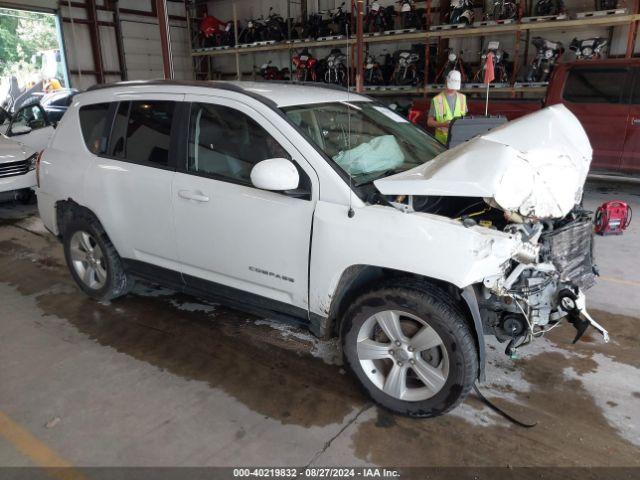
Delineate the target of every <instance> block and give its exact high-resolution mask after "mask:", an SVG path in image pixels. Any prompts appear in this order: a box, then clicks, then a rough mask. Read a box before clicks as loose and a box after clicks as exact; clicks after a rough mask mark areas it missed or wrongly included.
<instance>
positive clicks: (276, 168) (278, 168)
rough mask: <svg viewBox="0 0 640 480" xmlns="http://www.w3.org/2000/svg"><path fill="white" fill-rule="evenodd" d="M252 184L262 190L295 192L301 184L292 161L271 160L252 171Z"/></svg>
mask: <svg viewBox="0 0 640 480" xmlns="http://www.w3.org/2000/svg"><path fill="white" fill-rule="evenodd" d="M251 183H252V184H253V186H254V187H256V188H260V189H262V190H272V191H275V192H281V191H284V190H295V189H296V188H298V183H300V175H299V174H298V170H297V169H296V166H295V165H294V164H293V162H292V161H291V160H287V159H286V158H269V159H268V160H263V161H261V162H259V163H257V164H256V165H255V166H254V167H253V168H252V169H251Z"/></svg>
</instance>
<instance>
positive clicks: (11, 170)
mask: <svg viewBox="0 0 640 480" xmlns="http://www.w3.org/2000/svg"><path fill="white" fill-rule="evenodd" d="M28 171H29V160H20V161H19V162H11V163H0V178H3V177H13V176H14V175H24V174H25V173H27V172H28Z"/></svg>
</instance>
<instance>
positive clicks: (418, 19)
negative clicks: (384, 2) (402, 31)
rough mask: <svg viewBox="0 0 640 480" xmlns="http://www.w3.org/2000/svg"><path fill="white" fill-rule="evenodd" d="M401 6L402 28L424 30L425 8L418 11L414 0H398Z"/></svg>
mask: <svg viewBox="0 0 640 480" xmlns="http://www.w3.org/2000/svg"><path fill="white" fill-rule="evenodd" d="M396 3H397V4H399V5H400V25H401V26H402V28H416V29H422V16H423V15H424V8H420V9H417V8H416V4H415V2H414V0H398V1H397V2H396Z"/></svg>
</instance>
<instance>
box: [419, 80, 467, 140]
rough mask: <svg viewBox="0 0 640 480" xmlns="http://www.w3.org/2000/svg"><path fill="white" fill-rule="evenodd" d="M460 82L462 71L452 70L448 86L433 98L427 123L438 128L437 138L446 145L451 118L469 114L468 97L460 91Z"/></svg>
mask: <svg viewBox="0 0 640 480" xmlns="http://www.w3.org/2000/svg"><path fill="white" fill-rule="evenodd" d="M460 82H461V76H460V72H459V71H458V70H451V71H450V72H449V75H447V83H446V87H447V88H446V89H445V91H444V92H440V93H439V94H438V95H436V96H435V97H433V100H431V107H430V108H429V117H428V118H427V125H428V126H430V127H432V128H435V129H436V140H438V141H439V142H440V143H442V144H444V145H446V144H447V137H448V136H449V124H450V123H451V120H453V119H454V118H462V117H464V116H465V115H466V114H467V97H466V96H465V95H464V94H463V93H460V92H459V91H458V90H460Z"/></svg>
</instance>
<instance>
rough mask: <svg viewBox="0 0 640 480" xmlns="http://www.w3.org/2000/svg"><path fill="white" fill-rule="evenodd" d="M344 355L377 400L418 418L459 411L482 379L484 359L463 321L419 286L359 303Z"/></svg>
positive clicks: (350, 316)
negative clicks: (480, 371)
mask: <svg viewBox="0 0 640 480" xmlns="http://www.w3.org/2000/svg"><path fill="white" fill-rule="evenodd" d="M394 317H395V319H394ZM394 325H395V330H394V327H393V326H394ZM393 337H395V338H393ZM342 347H343V355H344V361H345V365H346V366H347V367H348V368H349V369H350V370H351V371H352V372H353V374H354V375H355V376H356V377H357V378H358V380H360V383H361V384H362V386H363V387H364V389H365V390H366V392H367V393H368V394H369V395H370V396H371V398H372V399H373V400H374V401H375V402H376V403H378V404H379V405H381V406H382V407H384V408H387V409H389V410H391V411H393V412H396V413H400V414H402V415H408V416H411V417H436V416H438V415H442V414H444V413H446V412H448V411H450V410H452V409H453V408H455V407H456V406H457V405H458V404H460V403H461V402H462V401H463V400H464V399H465V398H466V396H467V395H468V394H469V392H470V390H471V388H472V386H473V384H474V383H475V380H476V378H477V374H478V353H477V349H476V345H475V342H474V337H473V335H472V333H471V331H470V328H469V325H468V323H467V321H466V319H465V317H464V315H463V313H462V312H461V311H460V309H459V308H458V306H457V305H456V304H455V303H454V301H453V300H452V299H451V298H450V297H449V295H448V294H446V293H445V292H443V291H441V290H440V289H438V288H435V287H433V286H431V285H428V284H424V283H422V282H416V281H414V280H411V279H397V280H395V281H394V282H388V283H385V284H383V285H381V286H380V287H378V288H376V289H374V290H371V291H369V292H367V293H365V294H363V295H362V296H360V297H359V298H358V299H356V301H355V302H354V303H353V304H352V305H351V306H350V307H349V308H348V310H347V312H346V314H345V316H344V321H343V324H342Z"/></svg>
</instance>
